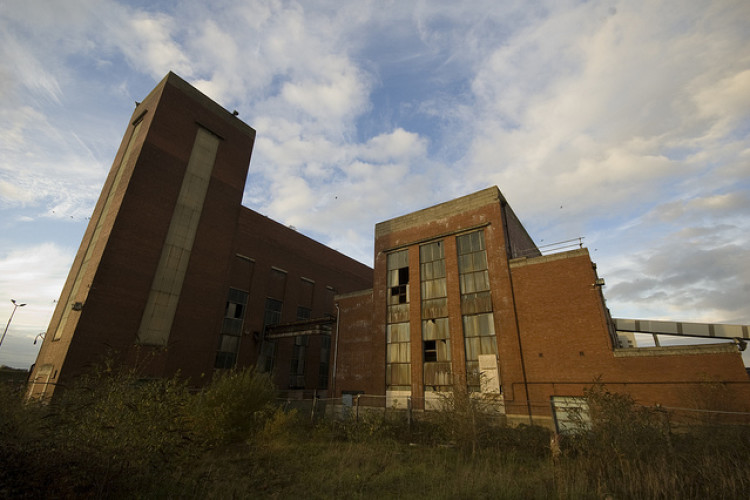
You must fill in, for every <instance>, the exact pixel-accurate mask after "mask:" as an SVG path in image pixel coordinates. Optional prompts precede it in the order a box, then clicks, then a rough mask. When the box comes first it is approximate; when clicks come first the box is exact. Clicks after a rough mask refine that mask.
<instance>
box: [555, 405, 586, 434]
mask: <svg viewBox="0 0 750 500" xmlns="http://www.w3.org/2000/svg"><path fill="white" fill-rule="evenodd" d="M550 405H551V406H552V415H553V416H554V419H555V430H556V431H557V432H558V433H559V434H571V433H575V432H581V431H584V430H586V429H589V428H590V427H591V417H590V416H589V404H588V401H586V398H582V397H573V396H552V397H551V398H550Z"/></svg>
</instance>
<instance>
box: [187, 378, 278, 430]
mask: <svg viewBox="0 0 750 500" xmlns="http://www.w3.org/2000/svg"><path fill="white" fill-rule="evenodd" d="M275 396H276V389H275V388H274V386H273V383H272V382H271V377H270V376H269V375H268V374H265V373H258V372H256V371H255V370H254V369H253V368H246V369H244V370H231V371H228V372H226V373H224V374H218V375H216V376H215V377H214V379H213V380H212V381H211V383H210V384H209V385H208V386H207V387H205V388H204V389H203V390H201V391H200V392H199V393H198V394H196V395H195V397H194V399H193V401H192V402H191V405H190V408H189V409H188V412H187V414H188V418H189V421H190V427H191V430H192V435H193V437H194V438H195V439H197V440H198V441H201V442H204V443H207V444H209V445H220V444H229V443H232V442H238V441H243V440H246V439H247V438H249V437H250V436H251V435H252V434H253V433H254V432H256V430H258V429H262V428H263V426H264V423H265V420H266V418H267V417H268V416H269V415H270V414H271V413H272V412H273V410H274V408H273V405H272V403H273V401H274V398H275Z"/></svg>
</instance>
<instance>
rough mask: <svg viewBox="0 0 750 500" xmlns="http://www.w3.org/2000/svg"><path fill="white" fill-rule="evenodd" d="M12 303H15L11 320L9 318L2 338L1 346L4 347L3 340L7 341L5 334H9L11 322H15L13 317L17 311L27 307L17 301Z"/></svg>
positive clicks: (0, 340) (0, 339)
mask: <svg viewBox="0 0 750 500" xmlns="http://www.w3.org/2000/svg"><path fill="white" fill-rule="evenodd" d="M10 301H11V302H13V311H12V312H11V313H10V318H8V322H7V323H6V324H5V331H4V332H3V336H2V337H0V346H1V345H3V340H5V334H6V333H8V327H9V326H10V322H11V321H13V315H14V314H16V309H18V308H19V307H23V306H25V305H26V304H19V303H18V302H16V299H10Z"/></svg>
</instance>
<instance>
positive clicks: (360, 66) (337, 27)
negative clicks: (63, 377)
mask: <svg viewBox="0 0 750 500" xmlns="http://www.w3.org/2000/svg"><path fill="white" fill-rule="evenodd" d="M748 22H750V3H748V2H747V1H743V0H740V1H714V2H680V1H657V0H648V1H636V0H629V1H603V2H572V1H554V2H552V1H550V2H543V1H540V2H533V1H531V2H530V1H517V2H514V1H506V2H497V1H496V0H492V1H486V2H483V1H468V2H438V1H430V2H405V1H400V2H388V1H377V2H376V1H372V2H366V1H361V2H349V3H348V4H346V3H342V2H338V1H314V0H311V1H305V2H299V3H295V2H285V1H251V0H237V1H233V0H220V1H213V2H204V1H191V0H188V1H181V2H158V1H154V2H152V1H149V2H130V3H128V2H117V1H112V0H69V1H66V2H58V1H44V0H29V1H25V2H21V1H16V0H0V128H1V129H2V130H1V131H0V319H2V321H3V325H4V323H5V321H7V318H8V317H9V315H10V312H11V309H12V304H11V302H10V299H11V298H15V299H17V300H19V301H21V302H26V303H28V305H27V306H26V307H24V308H23V309H19V310H18V312H17V314H16V316H15V318H14V320H13V323H12V325H11V327H10V330H9V333H8V337H7V338H6V340H5V341H4V343H3V345H2V347H1V348H0V364H6V365H11V366H18V367H28V365H30V364H31V363H32V362H33V361H34V358H35V356H36V352H37V348H38V345H37V346H34V345H33V344H32V341H33V339H34V337H35V336H36V334H38V333H39V332H42V331H44V330H45V329H46V327H47V323H48V322H49V319H50V317H51V315H52V311H53V308H54V301H55V300H57V299H58V296H59V294H60V290H61V288H62V285H63V282H64V280H65V277H66V275H67V272H68V270H69V267H70V264H71V263H72V260H73V257H74V254H75V252H76V250H77V247H78V245H79V243H80V238H81V236H82V235H83V231H84V229H85V227H86V224H87V222H88V219H87V217H89V215H90V214H91V212H92V210H93V207H94V204H95V202H96V199H97V197H98V195H99V191H100V190H101V186H102V184H103V182H104V178H105V176H106V174H107V172H108V170H109V167H110V165H111V162H112V160H113V158H114V155H115V152H116V149H117V147H118V146H119V143H120V140H121V137H122V133H123V131H124V130H125V127H126V125H127V121H128V118H129V117H130V114H131V113H132V110H133V106H134V101H139V100H141V99H142V98H143V97H144V96H145V95H146V94H147V93H148V92H149V91H150V90H151V89H152V88H153V87H154V86H155V85H156V83H157V82H158V81H159V80H161V78H163V76H164V75H165V74H166V73H167V72H168V71H170V70H172V71H174V72H176V73H177V74H179V75H180V76H182V77H183V78H185V79H186V80H188V81H189V82H190V83H192V84H193V85H195V86H196V87H198V88H199V89H201V90H202V91H203V92H205V93H206V94H207V95H208V96H210V97H211V98H213V99H214V100H216V101H217V102H219V103H220V104H221V105H223V106H224V107H225V108H227V109H229V110H234V109H236V110H237V111H238V112H239V113H240V118H242V119H243V120H244V121H245V122H247V123H248V124H249V125H251V126H252V127H254V128H255V129H256V130H257V133H258V136H257V142H256V148H255V151H254V153H253V160H252V162H251V164H250V175H249V177H248V184H247V188H246V192H245V199H244V203H245V205H246V206H248V207H250V208H252V209H254V210H257V211H259V212H261V213H263V214H265V215H268V216H269V217H271V218H273V219H275V220H277V221H279V222H282V223H284V224H288V225H293V226H295V227H296V228H297V229H298V230H299V231H301V232H303V233H305V234H307V235H309V236H311V237H313V238H315V239H317V240H319V241H321V242H323V243H326V244H328V245H330V246H332V247H334V248H336V249H338V250H340V251H342V252H344V253H346V254H348V255H350V256H352V257H354V258H357V259H358V260H361V261H362V262H365V263H367V264H371V263H372V243H373V242H372V234H373V226H374V224H375V223H377V222H379V221H382V220H385V219H388V218H391V217H395V216H398V215H402V214H404V213H408V212H410V211H413V210H417V209H420V208H424V207H427V206H430V205H433V204H436V203H440V202H443V201H447V200H449V199H452V198H454V197H457V196H461V195H464V194H468V193H470V192H473V191H476V190H479V189H483V188H485V187H488V186H491V185H497V186H499V187H500V189H501V190H502V191H503V194H504V195H505V196H506V198H507V199H508V201H509V202H510V204H511V206H513V208H514V210H515V211H516V213H517V214H518V216H519V218H520V219H521V221H522V222H523V223H524V225H525V226H526V228H527V229H528V230H529V232H530V234H531V235H532V237H533V238H534V239H535V241H536V242H537V243H538V244H540V245H543V244H547V243H551V242H555V241H561V240H566V239H570V238H576V237H579V236H583V237H585V240H584V241H585V243H586V246H587V247H588V248H589V251H590V252H591V255H592V258H593V259H594V261H596V262H597V264H598V266H599V267H598V270H599V273H600V275H601V276H602V277H604V278H605V279H606V282H607V287H606V288H605V296H606V297H607V300H608V305H609V307H610V309H611V311H612V313H613V315H614V316H617V317H636V318H651V319H673V320H682V321H705V322H724V323H741V324H748V323H750V266H748V264H747V261H748V254H749V253H750V140H749V136H750V32H748V30H747V25H748Z"/></svg>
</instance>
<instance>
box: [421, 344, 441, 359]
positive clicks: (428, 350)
mask: <svg viewBox="0 0 750 500" xmlns="http://www.w3.org/2000/svg"><path fill="white" fill-rule="evenodd" d="M437 360H438V355H437V345H436V344H435V341H434V340H425V341H424V362H425V363H429V362H432V361H437Z"/></svg>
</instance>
